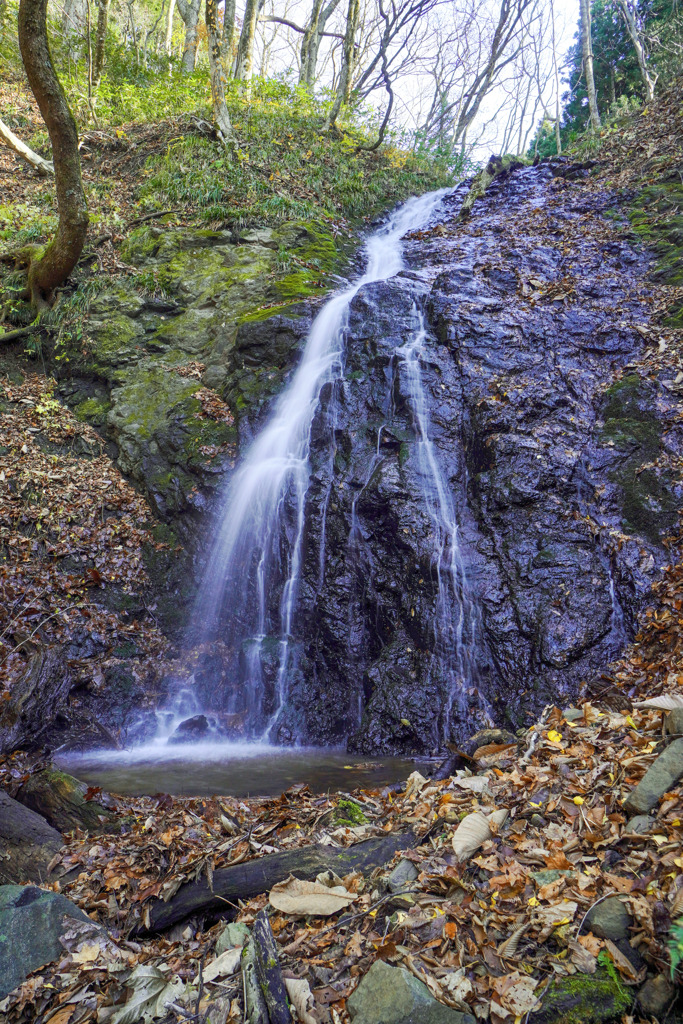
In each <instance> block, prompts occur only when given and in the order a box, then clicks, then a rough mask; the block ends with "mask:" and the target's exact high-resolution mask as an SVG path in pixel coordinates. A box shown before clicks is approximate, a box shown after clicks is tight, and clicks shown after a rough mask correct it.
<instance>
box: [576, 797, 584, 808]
mask: <svg viewBox="0 0 683 1024" xmlns="http://www.w3.org/2000/svg"><path fill="white" fill-rule="evenodd" d="M574 803H575V804H576V806H577V807H580V806H581V804H583V803H585V800H584V799H583V797H582V796H575V797H574Z"/></svg>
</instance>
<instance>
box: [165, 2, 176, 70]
mask: <svg viewBox="0 0 683 1024" xmlns="http://www.w3.org/2000/svg"><path fill="white" fill-rule="evenodd" d="M174 14H175V0H168V11H167V12H166V31H165V32H164V52H165V53H166V56H167V57H170V55H171V47H172V45H173V15H174Z"/></svg>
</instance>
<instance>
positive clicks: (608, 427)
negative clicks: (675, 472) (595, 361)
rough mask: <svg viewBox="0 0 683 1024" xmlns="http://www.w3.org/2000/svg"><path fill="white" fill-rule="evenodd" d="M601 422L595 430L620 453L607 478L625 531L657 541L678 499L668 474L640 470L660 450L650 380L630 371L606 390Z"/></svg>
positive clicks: (673, 520) (672, 519) (671, 520)
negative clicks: (618, 492)
mask: <svg viewBox="0 0 683 1024" xmlns="http://www.w3.org/2000/svg"><path fill="white" fill-rule="evenodd" d="M605 398H606V404H605V407H604V410H603V413H602V415H603V419H604V426H603V428H602V430H601V431H600V434H599V435H598V440H599V441H601V442H602V443H605V442H608V443H610V444H611V445H612V446H613V447H614V448H615V449H617V450H619V451H621V452H623V453H624V455H625V458H624V460H623V461H622V462H621V464H620V465H619V466H618V467H617V468H615V469H613V470H612V471H611V473H610V479H611V480H612V482H613V483H615V484H617V486H618V487H619V488H620V490H621V493H622V514H623V524H624V527H625V529H626V530H627V531H629V532H635V533H638V534H640V535H641V536H643V537H647V538H648V539H649V540H651V541H652V542H653V543H654V544H660V543H661V539H662V536H663V534H665V533H666V532H667V531H668V530H671V529H672V528H673V527H674V525H675V523H676V520H677V502H676V498H675V494H674V493H673V491H672V489H671V488H670V486H669V484H670V474H668V473H666V472H664V473H661V474H658V473H657V472H656V471H655V470H654V469H649V468H648V469H643V466H646V465H647V464H649V463H652V462H654V461H655V460H656V459H657V457H658V455H659V454H660V449H661V443H662V424H661V422H660V420H659V419H657V417H656V415H655V414H654V412H653V411H652V410H653V408H654V404H655V395H654V394H653V388H652V385H651V384H650V382H648V381H644V380H641V378H640V377H639V376H638V374H636V373H632V374H628V375H627V376H625V377H624V378H622V380H620V381H617V382H616V383H615V384H613V385H612V387H610V388H608V390H607V391H606V392H605Z"/></svg>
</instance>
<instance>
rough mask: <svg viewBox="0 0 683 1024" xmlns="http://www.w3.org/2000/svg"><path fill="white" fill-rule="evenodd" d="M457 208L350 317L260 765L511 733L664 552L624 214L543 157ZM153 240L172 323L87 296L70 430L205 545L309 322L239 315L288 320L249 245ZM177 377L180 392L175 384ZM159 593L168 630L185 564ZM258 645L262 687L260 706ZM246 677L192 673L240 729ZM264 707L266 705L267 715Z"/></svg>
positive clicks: (549, 697) (661, 470)
mask: <svg viewBox="0 0 683 1024" xmlns="http://www.w3.org/2000/svg"><path fill="white" fill-rule="evenodd" d="M463 194H464V191H463V189H460V190H458V191H457V192H455V193H454V194H453V195H452V196H451V197H450V198H449V199H447V200H446V202H445V205H444V216H443V217H442V219H441V222H440V223H439V224H437V226H436V227H435V228H432V229H431V230H429V231H424V232H417V233H416V234H415V235H414V236H412V237H410V238H409V239H407V240H406V245H405V263H406V267H405V269H404V271H403V272H402V273H401V274H399V275H398V276H397V277H395V278H393V279H391V280H389V281H387V282H383V283H378V284H374V285H368V286H367V287H365V288H363V289H362V290H361V291H360V292H359V294H358V295H357V296H356V298H355V299H354V301H353V303H352V307H351V310H350V316H349V323H348V332H347V339H346V367H345V375H344V379H343V380H340V381H338V382H335V383H331V384H328V385H326V386H325V387H324V389H323V392H322V395H321V402H320V405H319V408H318V411H317V413H316V416H315V420H314V424H313V431H312V454H311V469H312V475H311V483H310V488H309V492H308V497H307V508H306V527H305V538H304V550H303V571H302V578H301V581H300V591H299V601H298V610H297V614H296V616H295V620H294V623H293V636H292V642H291V648H292V651H293V659H292V662H291V666H290V671H289V673H288V682H287V701H286V706H285V708H284V710H283V712H282V714H281V715H280V718H279V720H278V723H277V726H276V728H275V730H274V733H273V738H274V739H276V740H277V741H279V742H281V743H288V742H293V741H304V742H309V743H324V744H329V743H339V742H344V741H348V742H349V743H350V745H351V747H352V748H353V749H356V750H359V751H363V752H368V753H370V752H376V751H379V750H382V751H385V752H389V751H395V752H403V751H413V752H422V753H425V752H430V751H433V750H435V749H437V748H439V747H440V746H441V745H442V743H443V741H444V740H447V739H456V740H460V739H462V738H463V736H465V735H467V734H468V733H471V732H472V731H474V730H475V729H476V728H478V727H481V725H483V724H485V723H486V721H490V720H494V721H495V722H496V723H497V724H506V725H510V726H514V727H519V726H521V725H523V724H525V723H526V722H527V721H528V718H529V716H530V715H531V714H533V713H534V712H536V711H538V709H539V707H542V706H543V705H544V704H545V703H546V702H548V701H563V700H566V701H569V700H570V699H571V698H572V697H573V696H574V695H575V694H576V692H577V689H578V686H579V683H580V682H581V680H583V679H586V678H588V677H589V676H591V675H592V674H595V673H596V672H599V670H600V669H601V668H603V667H604V666H605V665H606V664H607V663H608V662H609V661H610V659H612V658H613V657H614V656H615V655H617V654H618V653H619V652H620V651H621V650H622V649H623V647H624V646H625V644H626V643H627V641H628V640H629V639H630V637H631V636H632V635H633V632H634V629H635V623H636V616H637V615H638V613H639V611H640V610H641V609H642V607H643V604H644V602H645V601H646V597H647V593H648V590H649V587H650V584H651V582H652V580H653V578H654V577H655V576H656V575H657V573H658V572H659V569H660V567H661V566H662V565H664V564H665V563H666V561H667V558H668V556H667V553H666V550H665V547H664V545H663V540H664V538H665V537H666V536H667V533H668V532H669V531H670V530H671V528H672V527H673V525H674V523H675V520H676V514H675V510H676V508H677V507H678V503H679V500H680V492H681V479H680V473H678V474H677V473H676V471H675V468H674V467H675V463H676V459H677V458H678V455H679V454H680V445H681V428H680V426H679V422H678V414H677V411H676V409H677V399H676V396H675V394H674V392H673V391H672V390H670V388H669V386H668V384H667V382H666V381H665V380H662V379H660V378H662V374H661V373H659V374H657V373H656V372H653V370H652V367H651V366H649V364H648V358H649V354H650V353H651V352H652V351H653V338H654V349H655V350H656V346H657V341H656V328H652V327H651V326H650V324H649V317H650V308H649V307H650V305H651V302H652V299H651V295H650V293H649V285H648V278H647V275H648V270H649V267H650V258H649V256H648V255H647V254H645V253H643V251H642V249H641V248H640V247H639V245H638V244H637V241H636V240H635V238H634V237H633V236H632V235H631V234H630V233H629V232H628V231H627V230H626V228H627V227H628V224H627V221H626V219H625V214H624V211H623V210H621V209H620V203H622V202H624V204H626V203H627V202H628V200H629V197H619V196H617V195H615V194H610V193H609V191H606V190H605V186H604V184H603V185H602V186H598V185H597V184H596V183H595V182H593V181H592V180H591V178H590V174H589V172H588V171H586V170H583V171H582V170H580V169H579V170H578V171H577V169H576V168H572V167H571V165H570V164H568V163H565V162H558V163H557V164H554V165H553V164H544V165H541V166H540V167H538V168H525V169H521V170H517V171H516V172H515V173H513V174H510V175H507V176H503V177H502V178H501V179H500V180H498V181H496V182H495V183H494V184H493V185H492V186H491V188H490V189H489V190H488V192H487V194H486V195H485V197H484V198H483V199H480V200H478V201H477V203H476V205H475V208H474V216H473V217H472V218H471V219H468V220H466V221H463V220H461V219H460V218H459V217H458V211H459V208H460V204H461V201H462V197H463ZM624 210H625V206H624ZM257 234H258V233H257ZM297 239H298V240H297ZM302 239H303V241H307V244H309V245H310V244H313V243H316V239H315V238H314V237H313V236H310V237H308V239H306V238H305V237H304V236H303V235H301V234H300V235H299V236H297V237H296V238H294V244H296V245H300V244H302ZM148 242H149V245H150V246H151V247H152V248H151V249H150V253H149V254H146V255H144V259H148V260H152V263H153V265H154V268H155V274H156V276H157V277H158V276H159V274H160V273H161V274H162V276H164V280H165V281H166V284H167V288H168V290H169V296H170V307H171V308H169V310H168V311H167V312H166V313H165V314H162V313H161V311H160V309H156V310H155V309H154V306H153V304H151V305H150V304H149V303H148V304H147V306H145V304H144V303H140V302H138V303H137V305H136V306H135V308H134V309H133V308H127V307H126V308H123V307H121V305H120V304H119V306H118V307H117V308H116V310H115V311H114V312H112V311H109V312H108V310H107V308H106V301H105V304H104V305H103V303H102V301H100V303H99V306H97V305H96V307H95V311H94V312H95V320H94V329H95V330H94V337H95V348H94V352H95V360H94V362H93V360H92V358H91V360H90V364H89V366H88V367H86V368H85V371H84V373H83V376H82V377H81V378H80V381H81V383H79V380H78V379H77V380H76V384H75V385H73V384H71V385H69V387H71V388H72V389H74V388H75V390H73V395H72V400H73V401H74V402H76V401H80V403H81V405H80V408H82V410H83V412H84V414H88V408H87V407H86V405H84V404H83V403H87V402H88V401H91V402H94V403H95V405H96V406H97V409H95V413H96V414H98V415H99V416H100V422H101V423H102V426H103V429H105V431H106V432H107V433H108V436H110V437H112V438H113V439H114V440H115V441H116V443H117V444H118V454H119V461H120V464H121V466H122V468H124V470H126V471H127V472H129V473H130V474H131V475H132V477H133V478H134V479H135V480H137V481H138V482H139V484H140V485H141V486H142V487H144V488H145V489H146V490H147V492H148V494H149V495H150V498H151V500H152V503H153V505H154V506H155V507H156V509H157V511H158V512H159V513H160V514H161V515H162V516H163V517H165V518H166V519H167V520H168V521H169V523H170V524H171V526H172V527H173V529H174V530H175V531H176V532H177V533H178V534H179V535H180V536H184V537H185V538H192V537H194V538H201V537H204V538H205V539H206V538H207V537H209V536H210V533H211V526H210V518H209V517H208V515H207V510H208V509H210V508H211V506H212V495H214V494H215V493H216V492H215V487H216V484H217V483H218V480H219V478H220V476H221V474H222V473H229V472H230V465H231V463H232V461H233V459H234V458H235V455H236V453H239V452H240V451H244V450H245V448H246V445H248V443H249V442H250V441H251V439H252V438H253V435H254V431H255V430H257V429H258V426H259V425H260V424H262V423H263V421H264V418H265V417H266V416H267V415H268V410H269V408H270V407H271V402H272V400H273V398H274V396H275V395H276V394H277V393H278V391H279V389H280V388H281V386H282V382H283V380H286V379H287V374H288V373H289V372H291V369H292V367H293V366H294V365H295V361H296V357H297V351H298V349H299V348H300V346H301V345H302V344H303V340H304V338H305V335H306V332H307V330H308V327H309V325H310V320H311V310H310V308H309V307H308V306H307V304H306V303H304V304H302V305H298V306H291V305H287V306H285V307H283V308H275V309H264V310H263V311H261V310H259V311H258V312H257V313H256V314H252V313H249V312H248V310H249V309H253V308H254V307H258V306H261V305H264V304H265V305H268V304H271V305H272V303H273V301H277V300H278V296H279V297H280V298H282V295H281V294H280V292H281V290H282V289H281V287H280V289H279V291H278V287H279V286H278V285H277V283H275V284H273V283H271V284H267V276H264V275H270V280H271V282H272V275H273V272H274V269H275V263H274V249H273V248H272V245H273V239H272V238H271V237H270V236H268V237H265V236H263V237H261V236H258V237H256V236H255V237H254V238H253V239H251V240H250V241H249V242H248V245H249V248H248V249H247V247H246V246H244V247H238V248H237V249H234V248H231V245H232V244H233V243H232V242H230V243H228V241H226V239H224V238H222V237H219V236H218V235H216V236H211V235H210V233H204V234H203V235H202V237H201V238H194V239H190V240H189V241H188V240H185V241H183V240H182V239H180V240H178V239H174V238H171V237H166V236H165V235H163V233H162V234H159V233H157V238H156V240H153V239H148ZM152 242H153V243H154V244H152ZM278 244H279V243H278ZM288 244H293V243H292V240H291V239H289V240H288ZM164 245H165V246H166V248H167V249H168V253H167V254H166V255H167V256H168V259H170V261H171V263H170V264H168V266H167V263H168V260H166V257H165V256H164V252H163V251H161V249H160V248H159V246H161V247H162V249H163V246H164ZM242 249H243V250H244V251H243V252H242V251H241V250H242ZM226 254H227V255H226ZM181 255H182V256H183V260H184V262H182V266H181V263H179V259H180V256H181ZM328 256H329V253H328ZM165 260H166V262H165ZM188 260H189V261H190V262H189V264H188V262H187V261H188ZM259 260H261V262H262V263H263V266H260V264H259V265H257V264H258V261H259ZM174 261H175V262H174ZM226 261H227V262H226ZM255 261H256V262H255ZM171 264H172V266H171ZM176 264H177V266H176ZM214 264H215V266H214ZM188 266H189V268H190V270H189V271H188ZM212 267H213V268H214V271H215V273H214V274H213V277H211V278H210V280H207V278H206V273H205V271H207V268H208V270H210V269H211V268H212ZM169 268H170V269H169ZM174 268H175V269H174ZM183 268H184V269H183ZM221 268H223V269H221ZM226 268H227V269H226ZM172 270H173V273H175V275H176V277H175V278H174V277H173V273H172V272H171V271H172ZM190 271H191V273H190ZM219 271H220V273H219ZM216 274H218V277H217V278H216V281H214V277H216ZM259 275H261V276H259ZM176 278H177V280H176ZM174 303H180V306H181V308H178V307H177V306H176V305H174ZM129 305H130V303H128V306H129ZM314 306H315V304H314ZM314 306H313V309H314ZM112 309H113V307H112ZM98 315H99V316H100V319H101V323H100V326H99V327H98V322H97V319H96V318H97V316H98ZM112 317H113V319H112ZM163 318H165V321H164V323H162V322H161V320H162V319H163ZM123 328H125V331H127V332H128V334H130V335H131V339H132V342H133V347H132V348H131V351H130V352H129V353H128V354H127V355H126V353H127V350H126V351H124V356H125V357H126V358H125V359H124V358H123V357H122V355H121V351H122V350H121V347H120V345H119V343H118V342H119V341H120V336H121V331H122V330H123ZM200 328H201V329H200ZM421 329H424V331H425V336H424V340H423V343H422V346H421V352H420V357H419V373H420V375H421V384H422V388H423V394H424V396H425V398H426V414H427V415H428V418H429V432H430V437H431V440H432V441H433V445H434V456H435V458H436V461H437V462H438V467H439V471H440V473H441V476H442V478H443V480H444V481H445V482H446V485H447V488H448V491H449V500H450V501H451V502H452V504H453V507H454V509H455V517H456V520H457V524H458V541H459V547H460V549H461V555H462V563H461V570H462V571H463V572H464V576H465V580H466V588H465V589H466V593H465V598H464V600H463V599H462V594H460V595H459V597H458V594H456V593H454V592H453V591H454V589H455V590H457V589H458V587H457V586H455V588H454V586H453V585H451V592H450V598H451V599H453V601H454V602H455V604H454V609H453V610H452V614H451V620H453V619H454V617H455V618H457V617H458V616H460V617H461V621H459V622H454V621H451V622H450V625H449V629H448V630H446V632H444V630H443V629H440V624H441V625H442V624H443V616H444V610H443V606H442V605H443V600H444V593H446V592H447V591H448V587H446V590H445V591H444V581H443V573H441V572H440V570H439V566H438V564H437V561H438V560H437V561H435V557H434V551H435V536H434V532H435V525H434V516H433V514H432V512H431V511H430V505H429V500H428V497H427V495H426V490H425V487H426V484H425V479H424V465H423V459H422V454H423V452H422V450H421V448H420V445H421V443H422V442H421V438H420V432H419V429H418V425H417V423H416V417H415V404H414V400H413V399H414V396H411V388H412V387H413V385H414V381H411V378H410V373H409V367H408V365H407V363H406V360H405V357H404V355H402V348H403V346H405V345H406V343H407V342H408V341H409V339H410V338H414V336H415V332H416V331H417V330H421ZM653 331H654V333H653ZM112 332H113V334H112ZM128 334H127V335H126V336H128ZM114 335H115V337H114ZM133 335H135V337H133ZM117 338H118V341H117ZM141 347H142V355H140V349H141ZM193 360H194V362H193ZM186 364H189V365H190V366H191V367H196V366H197V365H199V367H200V370H199V371H196V372H195V374H194V375H192V373H190V375H189V376H187V375H185V370H184V369H183V367H184V366H185V365H186ZM93 369H94V371H95V372H94V373H93ZM199 374H201V375H202V377H203V379H202V380H201V381H200V380H199V379H198V377H199ZM93 381H94V383H93ZM89 382H90V383H89ZM669 383H670V382H669ZM201 384H204V385H208V387H211V388H214V389H216V391H217V392H218V394H220V395H221V397H222V399H223V400H224V401H225V403H226V404H225V409H226V413H225V415H224V416H223V418H222V419H221V418H220V417H219V419H218V421H215V420H209V421H207V420H206V419H204V420H202V419H201V417H200V418H199V419H197V411H198V409H199V404H200V401H199V400H200V399H201V395H199V392H198V389H199V388H200V385H201ZM88 388H90V389H91V392H92V396H93V397H92V398H88V397H87V395H88V394H89V392H88ZM79 389H80V390H79ZM98 389H99V390H98ZM100 391H101V392H102V394H100ZM176 392H177V394H176ZM143 398H144V402H142V406H143V408H148V409H149V410H151V411H149V413H148V414H147V415H146V416H144V417H142V416H140V414H139V411H140V405H141V401H142V399H143ZM94 407H95V406H93V408H94ZM98 410H100V412H99V413H98ZM90 411H91V412H92V410H90ZM285 518H286V517H285ZM285 529H286V526H285ZM200 546H201V545H200ZM197 565H201V559H199V560H198V562H197ZM160 571H161V573H162V575H163V573H164V568H163V566H162V567H161V570H160ZM199 571H201V570H199ZM168 572H169V575H168V576H167V577H166V581H167V582H166V590H167V593H166V595H165V597H166V599H167V607H168V609H169V616H170V619H169V621H171V619H172V620H173V622H174V623H175V625H176V627H178V626H179V625H182V623H183V622H184V621H186V620H187V618H188V614H189V607H190V601H191V587H188V578H187V572H186V570H183V571H182V573H180V575H177V576H176V577H175V578H174V577H173V572H172V567H170V568H169V569H168ZM460 583H461V584H462V580H460ZM162 589H163V584H162ZM180 594H182V598H179V595H180ZM447 596H448V594H447ZM272 600H273V603H274V604H276V603H277V602H278V601H279V595H278V594H273V598H272ZM160 613H161V614H162V615H163V614H164V606H163V602H162V607H161V612H160ZM454 638H455V639H454ZM458 638H459V643H458V642H456V641H457V640H458ZM271 639H272V643H269V640H268V639H266V642H265V643H264V645H263V651H264V656H263V657H262V674H263V681H264V682H263V685H264V686H265V687H266V689H268V688H270V690H271V691H272V690H273V689H274V686H275V675H276V672H277V657H276V648H277V642H278V641H277V638H276V637H273V638H271ZM457 646H460V647H461V648H462V649H463V650H465V651H466V655H467V656H466V658H465V660H464V662H463V660H462V658H461V657H459V656H458V655H457V652H456V651H454V647H457ZM271 649H272V650H271ZM269 651H270V653H271V654H272V657H271V656H270V655H269V653H268V652H269ZM244 656H245V652H244V651H243V650H242V649H241V648H240V647H239V646H238V647H236V648H235V649H232V650H230V649H228V650H227V651H226V650H225V647H224V646H223V647H220V646H219V650H218V652H216V651H214V652H212V653H211V655H209V656H205V657H204V658H202V659H200V662H199V665H198V671H197V674H196V679H197V685H198V692H199V697H200V700H201V702H202V703H203V705H205V706H209V707H212V708H214V709H215V710H216V711H218V712H220V711H221V710H225V709H226V708H228V707H230V708H232V709H233V710H234V709H235V708H236V707H237V708H239V707H240V701H242V702H243V697H242V695H241V691H242V678H241V672H242V668H243V665H244ZM273 701H274V698H273V695H272V692H271V693H270V695H269V694H268V693H267V694H266V696H265V699H264V702H263V703H264V706H265V707H268V706H270V707H272V706H273Z"/></svg>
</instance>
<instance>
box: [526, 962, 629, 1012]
mask: <svg viewBox="0 0 683 1024" xmlns="http://www.w3.org/2000/svg"><path fill="white" fill-rule="evenodd" d="M631 1004H632V999H631V996H630V995H629V993H628V992H627V991H626V989H624V988H623V987H622V986H621V984H620V983H619V981H618V979H617V978H616V977H614V978H612V977H611V976H610V974H608V972H607V971H606V970H602V969H599V970H597V971H596V973H595V974H573V975H570V976H569V977H566V978H561V979H558V980H556V981H553V982H551V983H550V985H549V986H548V988H547V989H546V990H545V992H544V994H543V996H542V1008H541V1009H540V1010H537V1011H536V1012H535V1013H532V1014H531V1015H530V1016H529V1024H609V1022H611V1021H614V1022H616V1021H621V1018H622V1015H623V1014H624V1013H626V1012H627V1011H628V1010H629V1009H630V1007H631Z"/></svg>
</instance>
